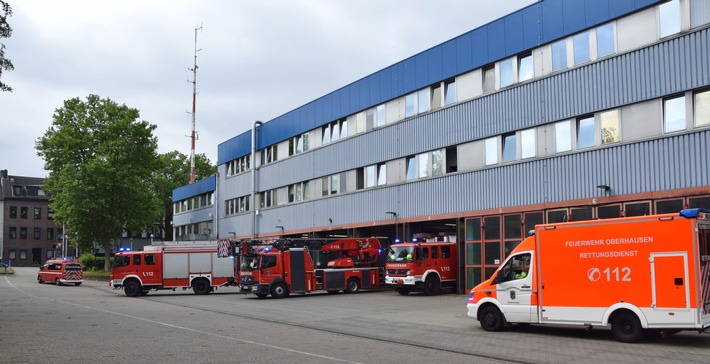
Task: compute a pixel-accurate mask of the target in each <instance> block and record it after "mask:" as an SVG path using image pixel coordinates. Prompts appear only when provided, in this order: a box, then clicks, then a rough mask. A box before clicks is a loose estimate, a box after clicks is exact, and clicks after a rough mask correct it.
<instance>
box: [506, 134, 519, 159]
mask: <svg viewBox="0 0 710 364" xmlns="http://www.w3.org/2000/svg"><path fill="white" fill-rule="evenodd" d="M515 139H516V138H515V133H509V134H504V135H503V162H510V161H514V160H515V156H516V147H517V145H516V141H515Z"/></svg>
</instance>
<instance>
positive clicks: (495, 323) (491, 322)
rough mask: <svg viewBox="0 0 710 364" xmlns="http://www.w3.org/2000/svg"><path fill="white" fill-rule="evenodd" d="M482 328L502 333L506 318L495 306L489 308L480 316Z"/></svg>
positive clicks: (485, 308) (484, 309)
mask: <svg viewBox="0 0 710 364" xmlns="http://www.w3.org/2000/svg"><path fill="white" fill-rule="evenodd" d="M479 320H480V322H481V327H482V328H483V329H484V330H486V331H500V330H502V329H503V327H504V326H505V318H504V317H503V314H502V313H500V310H499V309H498V308H497V307H495V306H487V307H484V308H483V310H481V315H480V316H479Z"/></svg>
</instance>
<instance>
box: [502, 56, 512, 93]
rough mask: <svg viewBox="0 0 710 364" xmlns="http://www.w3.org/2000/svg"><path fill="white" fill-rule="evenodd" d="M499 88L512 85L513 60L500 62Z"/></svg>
mask: <svg viewBox="0 0 710 364" xmlns="http://www.w3.org/2000/svg"><path fill="white" fill-rule="evenodd" d="M499 67H500V87H505V86H510V85H512V84H513V58H508V59H506V60H503V61H500V64H499Z"/></svg>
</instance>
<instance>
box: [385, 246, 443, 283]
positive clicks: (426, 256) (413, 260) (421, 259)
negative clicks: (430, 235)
mask: <svg viewBox="0 0 710 364" xmlns="http://www.w3.org/2000/svg"><path fill="white" fill-rule="evenodd" d="M456 262H457V254H456V243H455V242H421V243H418V242H412V243H400V244H393V245H391V246H390V247H389V249H388V250H387V262H386V263H385V271H386V274H387V275H386V276H385V283H386V284H388V285H391V286H394V287H395V289H396V290H397V292H398V293H399V294H401V295H407V294H409V292H411V291H412V290H413V289H419V290H423V291H424V294H426V295H434V294H437V293H438V292H439V290H440V288H442V287H451V288H454V289H455V287H456V273H457V264H456Z"/></svg>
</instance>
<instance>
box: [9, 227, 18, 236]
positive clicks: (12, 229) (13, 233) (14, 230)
mask: <svg viewBox="0 0 710 364" xmlns="http://www.w3.org/2000/svg"><path fill="white" fill-rule="evenodd" d="M8 234H9V238H10V239H17V228H16V227H10V229H9V230H8Z"/></svg>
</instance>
